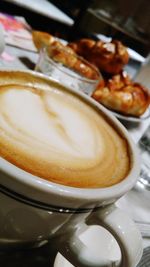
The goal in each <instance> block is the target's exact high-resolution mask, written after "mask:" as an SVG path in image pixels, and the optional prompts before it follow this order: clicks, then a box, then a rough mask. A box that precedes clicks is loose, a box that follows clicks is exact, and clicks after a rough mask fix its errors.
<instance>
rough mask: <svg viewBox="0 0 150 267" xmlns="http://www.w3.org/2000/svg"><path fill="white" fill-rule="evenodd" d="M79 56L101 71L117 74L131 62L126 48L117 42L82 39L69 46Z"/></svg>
mask: <svg viewBox="0 0 150 267" xmlns="http://www.w3.org/2000/svg"><path fill="white" fill-rule="evenodd" d="M68 46H69V47H71V48H72V49H73V50H74V51H75V52H76V53H77V54H78V55H80V56H82V57H84V58H85V59H86V60H88V61H89V62H91V63H92V64H94V65H95V66H97V67H98V68H99V69H100V71H103V72H106V73H110V74H117V73H120V71H121V70H122V68H123V67H124V65H126V64H127V63H128V61H129V54H128V51H127V49H126V47H125V46H124V45H123V44H122V43H121V42H120V41H117V40H112V41H111V42H108V43H106V42H103V41H101V40H99V41H94V40H91V39H80V40H78V41H76V42H72V43H69V44H68Z"/></svg>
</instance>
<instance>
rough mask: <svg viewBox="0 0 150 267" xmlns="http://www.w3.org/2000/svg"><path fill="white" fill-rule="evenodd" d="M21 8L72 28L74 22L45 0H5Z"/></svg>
mask: <svg viewBox="0 0 150 267" xmlns="http://www.w3.org/2000/svg"><path fill="white" fill-rule="evenodd" d="M5 1H7V2H10V3H13V4H16V5H18V6H21V7H23V8H26V9H29V10H31V11H34V12H36V13H39V14H41V15H43V16H46V17H48V18H50V19H53V20H56V21H59V22H61V23H64V24H66V25H68V26H72V25H73V23H74V21H73V19H72V18H70V17H69V16H68V15H66V14H65V13H64V12H62V11H61V10H60V9H58V8H57V7H56V6H55V5H53V4H52V3H50V2H49V1H47V0H5Z"/></svg>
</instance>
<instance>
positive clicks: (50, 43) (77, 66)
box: [32, 31, 101, 80]
mask: <svg viewBox="0 0 150 267" xmlns="http://www.w3.org/2000/svg"><path fill="white" fill-rule="evenodd" d="M32 36H33V42H34V44H35V46H36V48H37V49H38V50H40V49H41V48H42V47H47V53H48V55H49V56H50V57H51V58H53V60H55V61H56V62H59V63H61V64H63V65H64V66H66V67H68V68H70V69H72V70H74V71H75V72H77V73H79V74H80V75H82V76H84V77H86V78H88V79H92V80H99V79H100V77H101V76H100V72H99V70H98V69H97V68H96V66H94V65H92V64H91V63H90V62H87V61H86V60H85V59H84V58H83V57H80V56H78V55H77V54H76V53H75V51H74V50H73V49H72V48H70V47H68V46H66V45H64V44H63V43H61V42H60V41H59V40H57V39H56V38H55V37H54V36H52V35H51V34H49V33H45V32H40V31H33V32H32Z"/></svg>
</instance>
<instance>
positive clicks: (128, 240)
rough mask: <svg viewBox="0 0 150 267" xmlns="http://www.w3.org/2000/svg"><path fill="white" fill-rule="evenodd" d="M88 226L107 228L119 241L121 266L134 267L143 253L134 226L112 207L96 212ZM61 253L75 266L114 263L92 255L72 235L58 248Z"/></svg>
mask: <svg viewBox="0 0 150 267" xmlns="http://www.w3.org/2000/svg"><path fill="white" fill-rule="evenodd" d="M86 223H87V225H99V226H102V227H104V228H106V229H107V230H108V231H109V232H110V233H111V234H112V235H113V236H114V238H115V239H116V241H117V242H118V244H119V246H120V249H121V254H122V260H121V264H120V266H121V267H135V266H136V265H137V263H138V262H139V260H140V258H141V256H142V253H143V246H142V238H141V234H140V232H139V230H138V228H137V226H136V225H135V223H134V222H133V221H132V220H131V219H130V218H129V217H128V216H127V215H126V214H125V213H124V211H122V210H120V209H119V208H118V207H116V206H115V205H114V204H112V205H108V206H106V207H104V208H100V209H97V210H95V211H93V212H92V213H91V215H90V216H89V218H88V219H87V221H86ZM60 253H61V254H62V255H63V256H64V257H65V258H66V259H67V260H69V261H70V262H71V263H72V264H73V265H74V266H76V267H91V266H92V267H113V266H115V265H114V262H112V261H110V260H107V259H104V258H102V255H97V254H96V253H92V252H91V251H90V250H89V249H88V248H87V247H86V246H85V245H84V244H83V242H82V241H81V240H80V239H79V238H78V237H77V233H76V234H75V235H73V236H71V237H70V238H69V239H68V241H66V243H65V244H63V246H62V247H61V250H60Z"/></svg>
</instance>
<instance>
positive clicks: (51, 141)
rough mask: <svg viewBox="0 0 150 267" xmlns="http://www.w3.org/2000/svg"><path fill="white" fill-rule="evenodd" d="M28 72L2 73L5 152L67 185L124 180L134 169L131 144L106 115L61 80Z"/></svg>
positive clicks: (0, 141)
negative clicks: (129, 146) (46, 80)
mask: <svg viewBox="0 0 150 267" xmlns="http://www.w3.org/2000/svg"><path fill="white" fill-rule="evenodd" d="M7 76H8V77H7ZM26 76H28V75H26V74H24V75H22V74H20V73H17V72H16V73H15V72H14V74H13V75H12V77H11V75H5V76H4V77H3V80H4V82H3V81H2V78H1V77H0V80H1V81H0V156H1V157H2V158H4V159H6V160H7V161H9V162H10V163H12V164H14V165H16V166H17V167H19V168H21V169H23V170H24V171H26V172H29V173H31V174H33V175H35V176H38V177H40V178H43V179H46V180H48V181H51V182H54V183H58V184H62V185H67V186H72V187H79V188H99V187H109V186H111V185H114V184H117V183H119V182H120V181H122V180H123V179H124V178H125V177H126V176H127V174H128V172H129V170H130V161H131V160H130V156H129V152H128V144H127V141H126V140H125V138H124V137H123V136H121V134H120V133H119V131H118V130H116V128H115V126H113V124H112V123H110V122H109V120H108V119H107V118H106V116H105V115H104V114H103V113H102V112H101V111H99V109H98V108H96V107H95V106H94V105H93V104H92V103H91V102H90V101H88V100H86V99H84V97H82V96H80V95H76V94H75V93H74V92H72V91H69V90H68V89H66V88H64V87H63V86H62V87H61V86H59V85H58V84H57V83H55V82H52V81H50V80H49V82H47V83H45V82H44V79H43V80H42V78H41V79H39V81H38V78H36V77H34V79H31V81H29V80H28V79H27V78H26ZM5 79H6V80H7V82H6V81H5Z"/></svg>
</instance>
